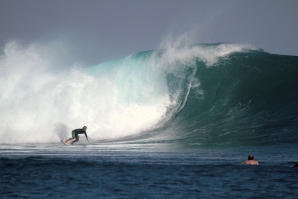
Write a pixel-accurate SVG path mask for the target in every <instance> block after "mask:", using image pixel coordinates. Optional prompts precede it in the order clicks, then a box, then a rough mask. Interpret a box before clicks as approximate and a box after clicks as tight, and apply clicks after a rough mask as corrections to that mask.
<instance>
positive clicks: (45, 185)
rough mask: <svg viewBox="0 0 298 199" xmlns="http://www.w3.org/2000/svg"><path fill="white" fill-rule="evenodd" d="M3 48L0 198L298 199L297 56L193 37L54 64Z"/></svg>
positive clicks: (30, 50)
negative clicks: (63, 66) (72, 64)
mask: <svg viewBox="0 0 298 199" xmlns="http://www.w3.org/2000/svg"><path fill="white" fill-rule="evenodd" d="M4 52H5V53H4V55H3V56H2V57H1V60H0V64H1V65H0V66H1V71H0V72H1V79H0V80H1V85H5V86H2V87H1V104H0V110H1V124H0V125H1V131H0V137H1V140H0V143H1V146H0V176H1V178H0V182H1V183H0V195H1V198H40V197H46V198H62V197H63V198H81V197H84V198H94V197H99V198H182V197H187V198H236V197H245V198H252V197H261V198H297V196H298V192H297V190H298V189H297V184H298V183H297V182H298V180H297V179H298V178H297V169H296V168H297V167H293V166H294V164H295V163H297V161H298V159H297V154H298V153H297V152H298V146H297V141H298V136H297V126H298V125H297V123H298V87H297V85H298V79H297V77H298V57H296V56H285V55H274V54H270V53H267V52H264V51H263V50H262V49H257V48H255V47H251V46H247V45H239V44H226V43H219V44H200V45H192V46H185V47H179V48H165V49H160V50H152V51H145V52H139V53H136V54H133V55H130V56H127V57H124V58H121V59H117V60H110V61H108V62H105V63H102V64H99V65H96V66H91V67H87V68H80V67H77V68H71V69H70V70H61V71H52V70H51V60H47V59H45V58H44V57H43V56H42V55H40V54H39V52H38V51H35V50H34V48H33V47H31V48H28V49H22V48H16V47H15V46H14V45H7V46H6V48H5V51H4ZM24 66H26V67H24ZM36 82H38V84H37V83H36ZM84 125H86V126H88V129H87V134H88V136H89V140H90V142H87V141H86V140H85V138H84V137H81V138H80V142H78V143H76V144H74V145H72V146H65V145H62V143H61V142H60V140H61V139H62V140H63V139H66V138H68V137H70V136H71V134H70V132H71V130H72V129H75V128H79V127H80V126H81V127H82V126H84ZM249 154H253V155H254V156H255V159H256V160H258V161H259V163H260V165H257V166H248V165H241V163H242V162H243V161H245V160H246V159H247V156H248V155H249Z"/></svg>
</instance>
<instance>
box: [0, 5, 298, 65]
mask: <svg viewBox="0 0 298 199" xmlns="http://www.w3.org/2000/svg"><path fill="white" fill-rule="evenodd" d="M169 35H171V36H172V38H173V40H175V39H178V38H179V36H180V35H187V37H189V40H190V43H218V42H232V43H241V44H252V45H255V46H257V47H261V48H263V49H264V50H265V51H267V52H270V53H277V54H287V55H298V0H239V1H237V0H0V47H1V49H2V50H3V47H4V45H5V44H6V43H7V42H9V41H11V40H16V41H18V42H19V43H21V44H22V45H29V44H32V43H49V42H53V41H63V42H65V43H66V44H67V45H68V47H69V48H70V49H71V50H72V51H73V53H74V54H75V55H76V57H77V59H80V60H82V61H84V62H85V63H88V64H97V63H99V62H102V61H106V60H109V59H114V58H120V57H123V56H127V55H129V54H132V53H136V52H139V51H144V50H151V49H156V48H159V47H160V45H161V43H162V41H163V40H165V39H166V38H167V37H168V36H169ZM2 53H3V51H2V52H1V54H2Z"/></svg>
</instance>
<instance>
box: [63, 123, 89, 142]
mask: <svg viewBox="0 0 298 199" xmlns="http://www.w3.org/2000/svg"><path fill="white" fill-rule="evenodd" d="M86 130H87V126H84V127H83V128H82V129H75V130H73V131H72V132H71V136H72V137H71V138H69V139H67V140H65V141H64V143H66V144H68V143H67V142H68V141H70V140H73V139H75V140H74V141H72V142H71V144H73V143H75V142H77V141H79V134H85V136H86V139H87V141H88V142H89V140H88V136H87V133H86Z"/></svg>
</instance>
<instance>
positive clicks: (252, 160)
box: [242, 154, 259, 164]
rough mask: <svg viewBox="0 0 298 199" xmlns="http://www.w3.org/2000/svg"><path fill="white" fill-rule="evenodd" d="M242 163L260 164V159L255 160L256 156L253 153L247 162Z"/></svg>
mask: <svg viewBox="0 0 298 199" xmlns="http://www.w3.org/2000/svg"><path fill="white" fill-rule="evenodd" d="M242 164H259V162H258V161H255V160H254V156H253V155H251V154H250V155H249V156H248V158H247V160H246V161H245V162H243V163H242Z"/></svg>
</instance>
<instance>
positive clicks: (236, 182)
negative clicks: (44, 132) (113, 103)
mask: <svg viewBox="0 0 298 199" xmlns="http://www.w3.org/2000/svg"><path fill="white" fill-rule="evenodd" d="M297 152H298V149H297V147H296V146H293V145H289V146H288V147H286V148H284V147H282V146H278V145H277V146H272V147H250V148H248V147H236V148H234V149H227V148H202V149H200V150H195V151H194V150H188V151H185V150H182V151H181V150H180V149H179V148H175V149H173V148H172V149H170V148H169V146H167V144H151V145H150V144H148V145H145V146H144V145H142V146H141V145H138V144H127V143H102V144H100V145H98V144H93V145H76V146H64V145H60V144H59V145H57V144H56V145H55V144H54V145H52V144H51V145H45V144H43V145H41V144H39V145H18V146H12V145H2V146H1V149H0V175H1V179H0V195H1V198H40V197H45V198H81V197H84V198H94V197H98V198H182V197H187V198H236V197H244V198H252V197H261V198H297V196H298V192H297V190H298V189H297V188H298V178H297V177H298V170H297V167H293V165H294V163H295V160H296V161H297V156H296V154H298V153H297ZM250 153H253V155H254V156H255V159H256V160H258V161H259V163H260V165H255V166H250V165H242V164H241V163H242V162H243V161H245V160H246V158H247V155H248V154H250ZM295 158H296V159H295Z"/></svg>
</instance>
